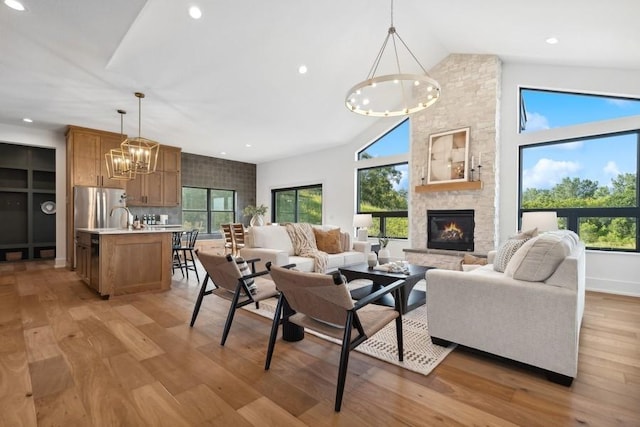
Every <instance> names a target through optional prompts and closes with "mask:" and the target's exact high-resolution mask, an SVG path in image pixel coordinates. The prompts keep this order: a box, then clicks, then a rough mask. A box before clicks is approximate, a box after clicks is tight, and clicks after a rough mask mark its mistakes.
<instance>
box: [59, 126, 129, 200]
mask: <svg viewBox="0 0 640 427" xmlns="http://www.w3.org/2000/svg"><path fill="white" fill-rule="evenodd" d="M124 137H126V136H124ZM122 139H123V136H121V135H120V134H117V133H111V132H104V131H99V130H94V129H86V128H81V127H77V126H69V129H68V131H67V162H68V163H67V164H68V165H69V167H68V169H69V181H70V182H71V183H72V185H71V188H73V186H75V185H86V186H95V187H109V188H125V186H126V182H125V181H122V180H117V179H109V176H108V170H107V162H106V159H105V154H106V153H108V152H109V151H110V150H111V149H114V148H120V143H121V142H122Z"/></svg>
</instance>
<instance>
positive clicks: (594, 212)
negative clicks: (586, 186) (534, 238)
mask: <svg viewBox="0 0 640 427" xmlns="http://www.w3.org/2000/svg"><path fill="white" fill-rule="evenodd" d="M625 134H635V135H636V157H637V158H636V206H635V207H628V206H625V207H594V208H590V207H576V208H555V209H536V208H532V209H529V208H527V209H524V208H523V207H522V202H523V200H522V199H523V188H522V183H523V176H522V175H523V162H524V159H523V150H526V149H527V148H534V147H540V146H545V145H560V144H572V143H575V142H579V141H587V140H592V139H600V138H607V137H615V136H619V135H625ZM639 171H640V129H635V130H626V131H614V132H608V133H601V134H597V135H589V136H582V137H575V138H569V139H559V140H551V141H545V142H540V143H533V144H526V145H520V146H519V147H518V228H520V226H521V221H522V214H523V213H524V212H532V211H552V212H556V214H557V216H558V218H566V221H567V229H568V230H571V231H573V232H575V233H576V234H578V235H579V234H580V233H579V222H580V219H581V218H598V217H600V218H635V220H636V236H635V242H636V243H635V249H625V248H603V247H597V246H587V249H589V250H596V251H604V252H631V253H637V252H640V173H638V172H639Z"/></svg>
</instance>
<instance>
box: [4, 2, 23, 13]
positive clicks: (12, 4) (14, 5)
mask: <svg viewBox="0 0 640 427" xmlns="http://www.w3.org/2000/svg"><path fill="white" fill-rule="evenodd" d="M4 4H6V5H7V6H9V7H10V8H11V9H13V10H17V11H20V12H24V11H25V7H24V5H23V4H22V3H20V2H19V1H18V0H4Z"/></svg>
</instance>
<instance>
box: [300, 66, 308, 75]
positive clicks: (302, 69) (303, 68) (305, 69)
mask: <svg viewBox="0 0 640 427" xmlns="http://www.w3.org/2000/svg"><path fill="white" fill-rule="evenodd" d="M298 72H299V73H300V74H306V73H307V66H306V65H301V66H299V67H298Z"/></svg>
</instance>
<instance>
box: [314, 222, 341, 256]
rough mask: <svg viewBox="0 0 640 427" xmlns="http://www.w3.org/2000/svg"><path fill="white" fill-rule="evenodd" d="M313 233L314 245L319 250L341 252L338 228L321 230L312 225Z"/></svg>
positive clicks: (330, 252) (333, 252) (332, 252)
mask: <svg viewBox="0 0 640 427" xmlns="http://www.w3.org/2000/svg"><path fill="white" fill-rule="evenodd" d="M313 234H314V235H315V238H316V246H317V247H318V250H319V251H322V252H326V253H328V254H339V253H340V252H342V245H341V242H340V229H339V228H334V229H333V230H329V231H322V230H320V229H318V228H315V227H314V229H313Z"/></svg>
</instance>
